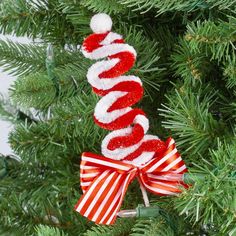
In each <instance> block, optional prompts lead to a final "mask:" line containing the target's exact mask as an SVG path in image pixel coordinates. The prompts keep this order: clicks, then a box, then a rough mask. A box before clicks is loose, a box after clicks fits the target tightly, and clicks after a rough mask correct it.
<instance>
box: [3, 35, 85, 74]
mask: <svg viewBox="0 0 236 236" xmlns="http://www.w3.org/2000/svg"><path fill="white" fill-rule="evenodd" d="M54 54H55V64H56V67H57V68H58V67H60V68H61V67H62V68H63V67H65V66H66V65H67V64H72V65H73V64H76V63H77V61H80V60H81V59H82V58H81V54H80V53H79V52H78V51H73V52H70V51H65V50H64V49H62V48H61V47H54ZM45 60H46V45H45V44H35V43H32V44H22V43H16V42H12V41H11V40H7V41H4V40H0V66H3V68H4V70H5V71H8V72H9V73H10V74H13V75H18V76H26V75H29V74H33V73H36V72H42V71H45V70H46V65H45ZM84 61H85V60H84ZM82 67H83V65H79V68H82Z"/></svg>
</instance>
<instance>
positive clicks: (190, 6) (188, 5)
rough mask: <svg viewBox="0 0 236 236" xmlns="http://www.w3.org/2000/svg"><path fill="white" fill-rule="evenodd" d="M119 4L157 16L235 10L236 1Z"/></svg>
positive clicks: (134, 0)
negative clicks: (175, 12)
mask: <svg viewBox="0 0 236 236" xmlns="http://www.w3.org/2000/svg"><path fill="white" fill-rule="evenodd" d="M119 2H120V3H121V4H124V5H126V6H127V7H130V8H132V9H133V10H135V11H140V12H141V13H142V14H143V13H146V12H147V11H150V10H153V9H154V10H155V11H156V12H157V14H158V15H160V14H163V13H165V12H169V11H183V12H194V11H196V10H209V9H212V8H213V9H214V8H217V9H220V10H228V11H232V12H233V11H234V10H235V7H234V5H235V3H236V1H235V0H233V1H230V0H226V1H224V0H220V1H217V2H215V1H214V0H209V1H198V0H191V1H186V0H181V1H180V0H173V1H168V0H165V1H160V0H156V1H154V0H148V1H146V0H119Z"/></svg>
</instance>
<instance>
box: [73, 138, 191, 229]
mask: <svg viewBox="0 0 236 236" xmlns="http://www.w3.org/2000/svg"><path fill="white" fill-rule="evenodd" d="M80 169H81V171H80V180H81V188H82V190H83V195H82V197H81V198H80V200H79V201H78V203H77V204H76V206H75V210H76V211H77V212H79V213H80V214H81V215H83V216H85V217H87V218H88V219H90V220H92V221H94V222H96V223H97V224H107V225H110V224H113V223H114V222H115V220H116V216H117V213H118V211H119V210H120V207H121V204H122V201H123V198H124V196H125V193H126V191H127V188H128V186H129V184H130V183H131V182H132V181H133V180H134V178H135V177H137V178H139V180H140V182H141V184H142V185H143V186H144V187H145V188H146V189H147V190H148V191H150V192H152V193H154V194H158V195H176V194H177V193H180V192H181V190H180V188H179V187H180V186H181V185H182V186H184V187H187V186H186V185H185V184H184V183H183V181H182V175H183V173H185V172H186V171H187V169H186V166H185V164H184V162H183V160H182V158H181V156H180V154H179V153H178V152H177V149H176V145H175V142H174V140H173V139H172V138H169V139H168V140H167V148H166V151H165V152H164V153H162V154H161V156H160V155H156V156H154V158H153V159H151V160H150V161H149V162H148V163H146V164H145V165H142V166H139V167H138V166H134V165H131V164H129V163H126V162H124V161H118V160H113V159H110V158H107V157H104V156H100V155H96V154H93V153H89V152H85V153H83V154H82V160H81V165H80Z"/></svg>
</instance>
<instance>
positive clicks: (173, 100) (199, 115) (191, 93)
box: [159, 86, 227, 158]
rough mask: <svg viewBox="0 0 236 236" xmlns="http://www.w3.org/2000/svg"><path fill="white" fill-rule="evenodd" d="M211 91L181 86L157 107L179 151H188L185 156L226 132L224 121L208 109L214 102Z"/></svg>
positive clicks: (208, 145)
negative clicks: (164, 102)
mask: <svg viewBox="0 0 236 236" xmlns="http://www.w3.org/2000/svg"><path fill="white" fill-rule="evenodd" d="M210 91H211V89H210V88H205V89H202V88H200V89H198V90H193V89H191V88H189V87H188V86H183V87H181V88H180V90H179V91H178V90H175V92H174V93H173V94H172V95H169V96H167V100H168V102H167V104H166V105H163V108H162V109H159V110H160V111H161V114H160V115H161V116H163V117H164V118H165V121H163V122H162V123H163V125H164V127H165V128H167V129H170V130H171V131H173V132H174V133H173V135H174V136H176V137H177V143H178V145H179V146H180V147H181V149H182V152H183V153H189V154H188V156H187V158H193V157H194V155H196V154H199V153H201V154H204V153H205V152H206V151H207V150H208V148H209V147H214V146H215V145H216V138H217V137H222V136H224V135H225V134H226V133H227V129H226V128H223V127H224V125H223V124H222V123H221V122H220V121H219V122H218V121H216V120H215V119H214V118H213V116H212V114H211V113H210V109H211V106H212V105H213V102H214V93H212V92H210ZM222 130H224V131H225V133H222Z"/></svg>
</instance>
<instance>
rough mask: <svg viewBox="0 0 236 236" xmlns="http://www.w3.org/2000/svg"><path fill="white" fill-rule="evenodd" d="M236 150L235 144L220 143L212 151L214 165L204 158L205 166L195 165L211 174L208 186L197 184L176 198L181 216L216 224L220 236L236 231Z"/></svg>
mask: <svg viewBox="0 0 236 236" xmlns="http://www.w3.org/2000/svg"><path fill="white" fill-rule="evenodd" d="M235 151H236V148H235V144H234V143H232V144H225V143H220V142H218V145H217V148H216V149H214V150H211V152H210V157H209V158H208V159H210V160H211V163H210V162H209V161H207V160H206V159H205V158H203V163H204V165H201V166H200V165H198V163H196V164H194V165H195V169H197V170H198V171H201V172H202V173H204V174H206V175H207V177H206V178H205V181H204V183H203V182H202V181H201V180H199V181H196V183H195V184H194V185H193V186H191V188H190V189H188V190H186V191H184V192H183V194H181V195H180V196H179V197H178V198H173V201H174V205H175V207H176V209H177V210H178V211H179V212H180V214H181V215H185V216H186V217H187V218H188V219H190V220H191V221H192V222H198V223H199V222H200V223H202V224H213V225H214V227H215V229H216V230H217V232H218V233H217V235H229V233H230V232H233V231H234V230H235V225H236V220H235V212H236V205H235V203H236V195H235V188H236V181H235V180H236V176H235V171H236V166H235V164H236V162H235V158H234V157H235ZM222 218H223V219H224V220H223V221H222Z"/></svg>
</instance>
